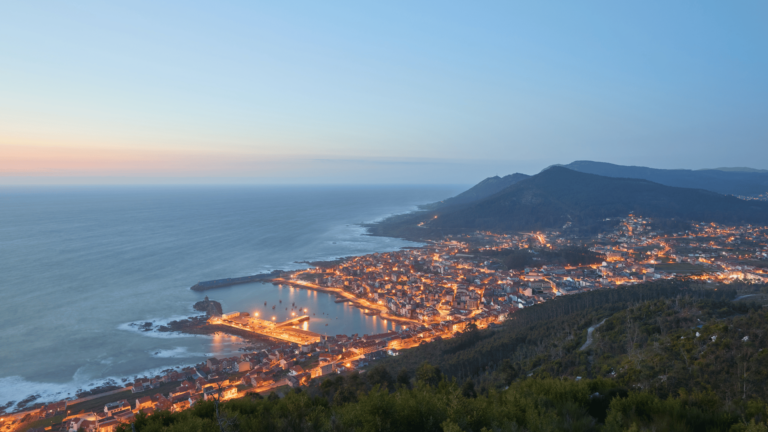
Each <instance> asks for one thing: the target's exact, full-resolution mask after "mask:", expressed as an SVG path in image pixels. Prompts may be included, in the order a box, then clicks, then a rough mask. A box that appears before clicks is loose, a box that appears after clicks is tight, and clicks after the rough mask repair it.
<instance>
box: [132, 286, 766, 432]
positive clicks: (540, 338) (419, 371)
mask: <svg viewBox="0 0 768 432" xmlns="http://www.w3.org/2000/svg"><path fill="white" fill-rule="evenodd" d="M740 289H741V290H742V291H744V290H745V289H748V290H754V291H764V290H765V287H762V286H744V287H740ZM593 294H594V295H593ZM734 296H735V291H734V290H732V289H723V288H719V289H718V290H714V289H703V288H701V287H699V286H697V285H696V282H695V281H670V282H664V283H655V284H646V285H645V286H638V287H634V288H627V289H621V290H610V291H600V292H595V293H589V294H587V295H582V296H572V297H571V298H564V299H558V300H557V301H553V302H548V303H546V304H543V305H540V306H537V307H534V308H530V309H528V312H526V310H523V311H520V313H518V314H516V315H517V316H516V317H515V319H513V320H510V321H509V322H508V323H507V324H505V325H504V326H503V328H502V329H500V330H496V331H478V330H476V329H471V330H470V331H468V332H467V333H466V334H464V335H462V336H459V337H457V338H454V339H450V340H445V341H439V342H435V343H431V344H427V345H424V346H422V347H419V348H416V349H412V350H408V351H405V352H403V353H402V354H401V356H399V357H396V358H390V359H387V360H386V361H384V362H382V363H380V364H378V365H376V366H375V367H374V368H372V369H371V370H369V371H367V372H365V373H361V374H358V373H353V374H352V375H349V376H332V377H329V378H327V379H326V380H324V381H322V382H321V383H319V384H318V383H316V384H314V385H313V386H311V387H309V388H307V389H304V390H303V391H291V392H289V393H288V394H287V395H285V396H284V397H282V398H281V397H278V396H277V395H275V394H273V395H270V396H269V397H267V398H262V397H261V396H258V395H250V396H247V397H245V398H242V399H239V400H233V401H230V402H226V403H223V404H221V406H220V407H219V415H218V416H217V415H216V405H215V404H214V403H212V402H204V403H200V404H198V405H197V406H196V407H195V408H193V409H191V410H188V411H185V412H182V413H177V414H171V413H167V412H166V413H158V414H155V415H153V416H151V417H149V418H143V417H140V418H138V419H137V421H136V424H135V427H136V430H137V431H221V430H231V431H243V432H245V431H267V430H269V431H315V430H317V431H411V430H412V431H478V432H480V431H489V432H490V431H560V430H566V431H592V430H594V431H597V430H600V431H627V430H637V431H642V430H647V431H687V430H690V431H768V424H766V421H767V420H768V410H767V409H768V406H766V400H768V392H767V391H766V389H765V388H764V383H765V382H766V378H768V362H767V361H766V358H765V356H766V355H768V354H766V353H768V350H765V348H768V346H766V345H768V341H767V339H766V336H768V315H767V314H766V311H765V310H764V309H763V308H762V307H759V306H758V305H755V304H745V303H743V302H738V303H734V302H732V301H731V300H732V299H733V297H734ZM547 305H550V306H547ZM600 323H602V324H601V325H599V326H597V327H596V328H595V330H594V332H593V340H592V343H591V344H590V345H589V346H587V347H585V348H584V342H585V341H586V339H587V338H586V334H587V328H588V327H595V326H596V325H597V324H600ZM697 334H698V336H697ZM582 348H584V349H582ZM123 430H125V431H130V430H131V427H130V426H127V427H126V426H123Z"/></svg>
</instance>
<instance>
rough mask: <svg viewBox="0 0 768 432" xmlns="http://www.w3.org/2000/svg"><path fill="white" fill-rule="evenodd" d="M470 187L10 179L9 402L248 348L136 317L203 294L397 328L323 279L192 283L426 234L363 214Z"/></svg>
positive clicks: (2, 261)
mask: <svg viewBox="0 0 768 432" xmlns="http://www.w3.org/2000/svg"><path fill="white" fill-rule="evenodd" d="M461 190H462V187H459V186H173V187H170V186H163V187H150V186H142V187H136V186H132V187H129V186H110V187H106V186H105V187H96V186H78V187H63V186H62V187H3V188H0V305H2V306H0V311H1V312H2V313H0V341H1V344H2V345H1V349H0V406H7V407H8V408H9V409H12V408H13V407H14V406H15V404H16V403H17V402H19V401H21V400H23V399H25V398H27V397H29V396H33V395H36V396H37V399H36V402H46V401H52V400H58V399H62V398H65V397H72V396H74V395H75V393H76V392H77V391H78V390H87V389H89V388H93V387H95V386H99V385H103V384H105V383H123V382H124V380H126V379H132V378H134V377H137V376H144V375H150V376H153V375H155V374H156V373H157V372H159V371H161V370H164V369H168V368H172V367H177V366H185V365H191V364H196V363H199V362H201V361H203V360H204V359H205V358H206V357H209V356H212V355H220V356H224V355H227V354H229V353H235V352H237V351H238V349H239V348H241V347H242V346H243V343H242V341H241V340H240V339H239V338H230V337H214V336H202V335H201V336H191V335H185V334H178V333H160V332H157V331H148V332H145V331H140V330H139V329H138V327H137V325H136V324H143V323H145V322H151V323H152V328H155V327H157V326H159V325H162V324H163V323H166V322H169V321H171V320H173V319H179V318H184V317H188V316H191V315H197V314H199V313H198V312H195V311H193V309H192V305H193V304H194V303H195V302H196V301H199V300H201V299H203V297H205V296H206V295H208V296H209V297H210V298H211V299H213V300H217V301H220V302H221V303H222V306H223V309H224V311H225V312H228V311H234V310H239V311H248V312H254V311H259V310H264V311H269V313H270V314H273V315H275V316H276V317H277V319H278V320H282V319H285V318H287V317H288V314H290V310H288V311H286V310H284V309H285V307H288V308H289V309H290V305H291V303H296V304H297V305H299V306H301V307H303V308H307V309H309V311H310V312H309V314H310V315H312V314H314V315H312V317H311V320H310V324H309V326H310V327H309V329H310V330H312V331H315V332H318V333H325V334H328V335H335V334H353V333H359V334H364V333H369V334H370V333H379V332H382V331H386V330H387V329H391V328H393V325H392V323H386V322H383V320H381V319H380V318H375V317H369V316H366V315H364V314H362V313H361V312H360V311H359V310H358V309H356V308H354V307H351V306H349V305H347V304H336V303H334V302H333V298H332V297H331V296H330V295H328V294H324V293H319V292H315V291H308V290H301V289H294V288H288V287H283V288H279V287H277V286H274V285H272V284H264V283H251V284H245V285H238V286H233V287H228V288H221V289H216V290H211V291H207V292H204V293H198V292H194V291H191V290H189V287H190V286H192V285H194V284H195V283H197V282H199V281H206V280H211V279H219V278H226V277H237V276H246V275H251V274H258V273H264V272H269V271H272V270H274V269H285V270H290V269H298V268H306V267H307V265H306V264H300V263H297V262H298V261H314V260H327V259H334V258H338V257H344V256H351V255H362V254H367V253H373V252H384V251H393V250H397V249H400V248H402V247H405V246H416V245H417V244H415V243H412V242H408V241H404V240H400V239H393V238H385V237H373V236H368V235H366V231H365V229H364V228H362V227H361V226H360V224H361V223H368V222H373V221H375V220H379V219H381V218H384V217H386V216H388V215H392V214H398V213H404V212H407V211H411V210H414V209H416V206H417V205H419V204H425V203H429V202H434V201H438V200H441V199H445V198H447V197H450V196H452V195H455V194H456V193H458V192H460V191H461ZM280 300H282V303H280V302H279V301H280ZM264 302H267V304H268V306H267V307H266V308H265V307H264ZM273 305H278V306H277V307H276V309H275V311H274V312H273V311H272V309H271V306H273ZM281 306H282V308H281ZM281 309H282V310H281ZM326 324H327V325H326Z"/></svg>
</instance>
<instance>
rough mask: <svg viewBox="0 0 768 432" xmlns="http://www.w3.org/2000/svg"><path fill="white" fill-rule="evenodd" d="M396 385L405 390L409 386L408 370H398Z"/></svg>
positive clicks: (409, 376)
mask: <svg viewBox="0 0 768 432" xmlns="http://www.w3.org/2000/svg"><path fill="white" fill-rule="evenodd" d="M397 385H399V386H400V385H402V386H405V387H406V388H408V387H410V386H411V374H410V373H408V369H405V368H403V369H400V372H398V373H397Z"/></svg>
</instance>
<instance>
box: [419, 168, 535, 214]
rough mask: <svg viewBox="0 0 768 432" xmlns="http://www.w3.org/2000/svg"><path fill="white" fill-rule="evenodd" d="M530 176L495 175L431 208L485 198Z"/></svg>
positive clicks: (467, 202) (518, 174)
mask: <svg viewBox="0 0 768 432" xmlns="http://www.w3.org/2000/svg"><path fill="white" fill-rule="evenodd" d="M528 177H530V176H529V175H527V174H520V173H514V174H510V175H507V176H504V177H499V176H493V177H488V178H487V179H485V180H483V181H481V182H480V183H478V184H476V185H474V186H472V187H471V188H469V189H467V190H466V191H464V192H462V193H460V194H458V195H456V196H455V197H453V198H448V199H446V200H444V201H440V202H438V203H435V204H433V205H432V206H430V208H440V207H447V206H454V205H461V204H469V203H471V202H475V201H479V200H481V199H483V198H486V197H489V196H491V195H493V194H495V193H497V192H499V191H501V190H502V189H506V188H507V187H509V186H512V185H513V184H515V183H517V182H519V181H520V180H525V179H527V178H528Z"/></svg>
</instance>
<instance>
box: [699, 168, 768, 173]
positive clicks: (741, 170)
mask: <svg viewBox="0 0 768 432" xmlns="http://www.w3.org/2000/svg"><path fill="white" fill-rule="evenodd" d="M710 169H711V170H716V171H728V172H751V173H768V170H761V169H755V168H748V167H720V168H710ZM699 171H707V170H699Z"/></svg>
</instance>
